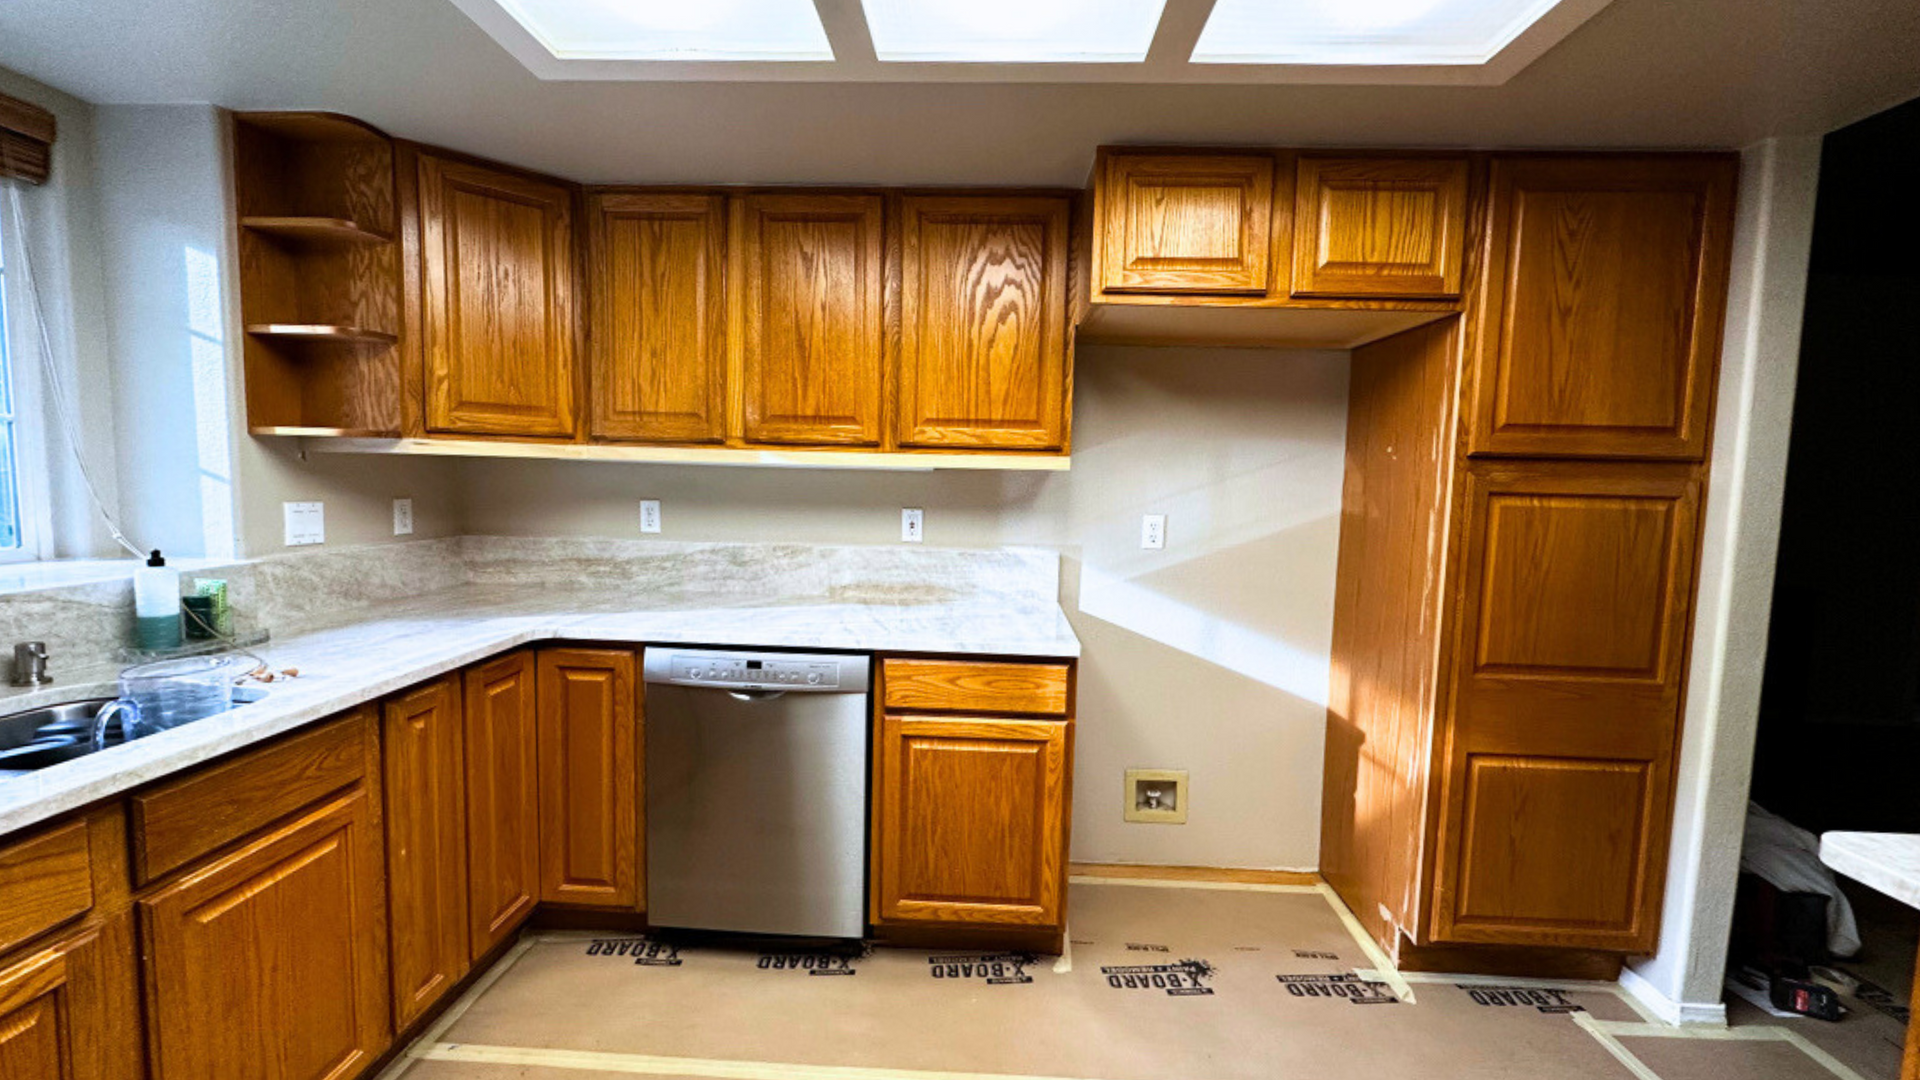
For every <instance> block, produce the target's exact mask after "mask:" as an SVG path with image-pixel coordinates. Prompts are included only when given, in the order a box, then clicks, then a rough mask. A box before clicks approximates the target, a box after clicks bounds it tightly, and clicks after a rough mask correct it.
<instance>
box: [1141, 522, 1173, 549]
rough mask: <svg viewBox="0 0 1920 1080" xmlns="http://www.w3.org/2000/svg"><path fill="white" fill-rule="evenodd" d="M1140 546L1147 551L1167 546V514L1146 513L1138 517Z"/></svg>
mask: <svg viewBox="0 0 1920 1080" xmlns="http://www.w3.org/2000/svg"><path fill="white" fill-rule="evenodd" d="M1140 546H1141V547H1143V548H1145V549H1147V550H1148V551H1159V550H1160V549H1161V548H1163V547H1166V546H1167V515H1165V514H1146V515H1143V516H1142V517H1141V518H1140Z"/></svg>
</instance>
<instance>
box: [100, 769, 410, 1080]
mask: <svg viewBox="0 0 1920 1080" xmlns="http://www.w3.org/2000/svg"><path fill="white" fill-rule="evenodd" d="M377 821H378V814H377V811H376V810H375V809H374V807H373V805H372V803H371V801H370V798H369V796H368V794H367V793H366V792H365V791H364V790H356V791H354V792H353V793H352V794H350V795H347V796H344V797H342V798H340V799H336V800H334V801H333V802H331V803H328V804H326V805H325V806H322V807H320V808H319V809H316V810H314V811H312V812H310V813H308V814H305V815H303V816H301V817H299V818H297V819H295V820H294V821H293V822H291V823H290V824H287V825H284V826H282V827H280V828H277V829H273V830H271V831H269V832H268V833H267V834H265V835H264V836H261V837H260V838H259V839H258V840H255V841H254V842H252V843H250V844H248V845H247V846H246V847H244V848H242V849H241V850H239V851H237V852H235V853H233V854H231V855H229V856H227V857H225V858H222V859H218V860H215V861H214V862H212V863H210V864H208V865H207V866H205V867H202V868H201V869H199V870H196V871H190V872H189V873H187V874H186V876H184V877H182V878H180V879H179V880H177V881H175V882H174V883H173V884H171V885H168V886H165V887H163V888H162V889H161V890H160V891H159V892H157V893H155V894H153V895H152V896H150V897H148V898H147V899H145V900H142V901H140V902H139V906H138V910H139V914H140V923H141V932H142V939H143V940H142V947H143V949H144V958H145V971H146V982H147V1007H148V1013H147V1020H148V1032H149V1038H150V1040H151V1042H152V1053H151V1054H150V1060H151V1062H152V1064H153V1068H154V1077H155V1080H226V1078H232V1080H260V1078H266V1080H347V1078H349V1077H353V1076H357V1075H359V1074H360V1073H361V1072H362V1071H363V1070H365V1069H366V1067H367V1066H368V1065H369V1064H371V1063H372V1061H373V1060H374V1059H375V1058H376V1057H378V1056H379V1055H380V1053H381V1052H382V1051H383V1050H384V1049H385V1048H386V1045H387V1038H388V1035H389V1033H390V1029H389V1028H388V1025H387V974H386V951H387V946H386V939H385V929H384V919H383V917H382V907H383V905H384V904H385V897H384V896H383V895H382V890H381V871H380V838H379V836H378V835H377V832H378V825H377Z"/></svg>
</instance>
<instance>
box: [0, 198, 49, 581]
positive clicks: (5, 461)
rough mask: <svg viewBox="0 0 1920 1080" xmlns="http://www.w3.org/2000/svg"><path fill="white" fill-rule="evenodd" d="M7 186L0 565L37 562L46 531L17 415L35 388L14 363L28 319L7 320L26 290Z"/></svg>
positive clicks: (1, 264) (21, 352)
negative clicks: (24, 398)
mask: <svg viewBox="0 0 1920 1080" xmlns="http://www.w3.org/2000/svg"><path fill="white" fill-rule="evenodd" d="M11 182H12V181H8V180H0V563H7V562H21V561H24V560H30V559H38V558H42V557H43V556H44V554H45V553H44V552H43V551H42V549H41V543H42V540H43V539H44V536H45V532H46V529H45V527H44V525H43V524H42V523H41V521H40V514H41V510H40V509H39V506H40V503H39V501H38V498H37V496H38V495H39V492H40V489H41V488H43V487H44V484H43V483H42V482H41V481H40V480H39V478H38V477H36V476H34V475H33V472H32V467H31V464H30V462H31V460H32V459H31V457H30V455H28V453H27V452H26V447H27V445H28V444H29V439H30V438H31V429H32V425H31V423H28V424H27V425H26V426H27V427H28V429H29V430H28V431H26V432H23V431H22V422H23V420H25V421H30V420H31V417H22V416H21V415H20V414H21V411H22V403H21V396H22V395H21V392H22V390H23V389H24V390H27V391H28V394H27V400H28V401H31V400H33V398H32V395H31V388H32V387H33V386H35V385H37V384H36V382H35V380H34V379H33V377H32V376H33V373H32V372H23V371H19V370H17V369H16V364H19V363H24V362H25V361H26V359H27V357H28V356H30V355H32V354H31V353H30V352H28V351H27V350H25V349H15V348H14V346H16V345H18V341H16V340H15V338H16V335H17V334H18V332H19V331H20V330H21V329H22V328H23V326H24V325H27V320H25V319H19V318H15V319H10V318H9V317H8V316H9V315H10V314H12V313H15V312H18V311H19V307H18V305H19V304H20V302H21V301H22V300H24V299H25V297H24V295H22V293H23V290H24V289H25V287H26V286H25V285H24V284H22V279H23V278H24V276H25V275H24V270H23V267H22V266H21V265H20V261H19V259H18V258H17V257H16V258H11V259H10V256H12V255H13V254H14V253H13V252H12V251H9V250H8V245H9V244H10V243H11V242H13V241H14V240H15V238H17V237H18V236H19V232H18V230H17V229H14V230H12V231H10V230H9V226H17V225H18V224H19V222H16V221H10V220H9V217H10V213H9V211H10V209H11V206H10V204H11V202H12V200H11V199H9V198H8V197H7V196H8V194H9V193H8V192H7V191H6V188H5V185H7V184H8V183H11Z"/></svg>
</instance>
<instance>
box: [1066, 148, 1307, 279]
mask: <svg viewBox="0 0 1920 1080" xmlns="http://www.w3.org/2000/svg"><path fill="white" fill-rule="evenodd" d="M1096 168H1097V169H1098V171H1099V180H1098V183H1097V184H1096V187H1095V196H1096V203H1095V216H1096V218H1097V219H1098V220H1097V225H1096V228H1097V231H1098V237H1097V240H1096V244H1097V250H1096V254H1095V256H1094V258H1095V262H1096V263H1097V280H1098V282H1099V284H1100V287H1101V288H1102V289H1104V290H1105V291H1107V292H1144V293H1201V294H1209V293H1210V294H1246V295H1252V296H1260V295H1264V294H1265V293H1266V292H1267V291H1268V288H1269V264H1268V260H1269V255H1270V252H1271V249H1272V244H1273V238H1272V236H1271V235H1270V229H1271V221H1272V215H1273V187H1274V159H1273V155H1272V154H1266V153H1249V154H1199V153H1190V152H1181V151H1171V152H1161V151H1126V150H1113V151H1102V153H1101V157H1100V161H1099V164H1098V165H1097V166H1096Z"/></svg>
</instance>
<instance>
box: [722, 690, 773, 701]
mask: <svg viewBox="0 0 1920 1080" xmlns="http://www.w3.org/2000/svg"><path fill="white" fill-rule="evenodd" d="M727 696H728V697H730V698H732V699H734V700H735V701H772V700H774V699H776V698H783V697H786V696H787V692H786V691H785V690H729V691H727Z"/></svg>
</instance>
